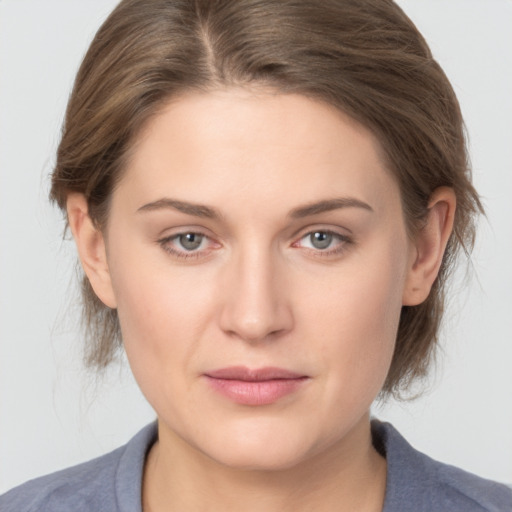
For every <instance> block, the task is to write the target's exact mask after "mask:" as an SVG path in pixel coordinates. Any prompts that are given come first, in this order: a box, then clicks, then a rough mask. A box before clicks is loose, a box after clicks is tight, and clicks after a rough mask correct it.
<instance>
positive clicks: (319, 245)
mask: <svg viewBox="0 0 512 512" xmlns="http://www.w3.org/2000/svg"><path fill="white" fill-rule="evenodd" d="M309 238H310V240H311V245H312V246H313V247H315V248H316V249H327V247H329V246H330V245H331V242H332V235H331V233H326V232H325V231H317V232H315V233H311V235H309Z"/></svg>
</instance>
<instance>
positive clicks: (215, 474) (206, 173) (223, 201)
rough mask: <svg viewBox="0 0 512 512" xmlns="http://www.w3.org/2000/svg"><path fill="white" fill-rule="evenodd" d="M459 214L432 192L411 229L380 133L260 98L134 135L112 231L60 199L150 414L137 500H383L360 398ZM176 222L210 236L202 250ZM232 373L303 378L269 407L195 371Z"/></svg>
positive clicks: (157, 506)
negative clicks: (418, 226) (152, 421)
mask: <svg viewBox="0 0 512 512" xmlns="http://www.w3.org/2000/svg"><path fill="white" fill-rule="evenodd" d="M333 199H336V200H339V199H342V200H341V201H337V202H336V203H335V204H333V203H330V204H329V205H328V206H329V207H328V208H327V207H326V203H325V201H331V200H333ZM170 200H171V201H170ZM176 201H178V202H176ZM183 203H186V206H187V208H184V204H183ZM312 204H321V205H323V208H322V207H320V208H316V211H314V210H312V209H311V208H310V209H309V210H307V208H306V207H308V206H311V205H312ZM191 205H192V206H191ZM197 205H202V206H201V207H197ZM204 206H206V207H207V209H205V208H204ZM454 209H455V198H454V194H453V192H452V191H451V190H450V189H446V188H443V189H438V190H437V191H436V192H435V193H434V195H433V196H432V200H431V203H430V213H429V216H428V219H427V223H426V226H425V227H424V228H423V229H422V230H421V231H420V233H419V234H418V236H417V237H416V238H415V239H414V240H411V239H410V238H409V237H408V235H407V232H406V229H405V223H404V219H403V214H402V208H401V201H400V192H399V189H398V186H397V184H396V182H395V180H394V178H393V176H392V174H391V173H390V172H389V170H387V169H386V168H385V166H384V163H383V158H382V156H381V149H380V147H379V145H378V143H377V142H376V140H375V138H374V137H373V136H372V135H371V133H370V132H368V131H367V130H366V129H365V128H363V127H362V126H360V125H359V124H357V123H356V122H355V121H353V120H352V119H350V118H348V117H346V116H345V115H343V114H342V113H340V112H339V111H337V110H335V109H334V108H332V107H330V106H328V105H325V104H323V103H320V102H317V101H313V100H311V99H308V98H305V97H303V96H299V95H283V94H276V93H272V92H270V91H265V90H263V89H261V90H255V89H252V90H245V89H229V90H219V91H214V92H210V93H202V94H199V93H194V94H193V93H190V94H187V95H184V96H181V97H180V98H178V99H175V100H174V101H173V102H170V103H169V104H168V106H167V108H166V109H164V110H163V111H162V112H161V113H160V114H159V115H158V116H157V117H155V118H153V120H152V121H151V122H150V124H149V125H148V126H147V127H146V128H145V130H144V131H143V133H142V135H141V136H140V137H139V139H138V141H137V143H136V145H135V146H134V148H133V154H132V157H131V160H130V162H129V164H128V167H127V169H126V172H125V175H124V176H123V178H122V179H121V181H120V183H119V186H118V187H117V188H116V190H115V191H114V193H113V197H112V203H111V210H110V214H109V220H108V225H107V227H106V229H105V232H104V233H102V232H101V231H98V230H96V229H95V227H94V224H93V223H92V222H91V219H90V218H89V217H88V214H87V203H86V201H85V199H84V197H83V196H81V195H80V194H72V195H70V196H69V199H68V216H69V220H70V226H71V229H72V231H73V234H74V236H75V239H76V241H77V245H78V249H79V253H80V257H81V260H82V264H83V266H84V269H85V271H86V273H87V275H88V277H89V279H90V281H91V284H92V286H93V288H94V290H95V291H96V293H97V294H98V296H99V297H100V298H101V300H103V302H104V303H105V304H106V305H108V306H109V307H112V308H117V310H118V314H119V319H120V322H121V328H122V333H123V339H124V344H125V349H126V353H127V356H128V359H129V361H130V365H131V367H132V370H133V373H134V375H135V378H136V379H137V381H138V383H139V385H140V388H141V390H142V391H143V393H144V394H145V396H146V397H147V399H148V401H149V402H150V403H151V404H152V406H153V407H154V409H155V411H156V413H157V415H158V427H159V441H158V442H157V443H156V444H155V445H154V446H153V448H152V450H151V452H150V454H149V456H148V459H147V462H146V468H145V475H144V485H143V503H144V509H145V510H155V511H158V510H174V509H177V510H181V511H187V510H238V511H239V510H244V511H245V510H247V511H249V510H265V511H273V510H276V511H277V510H279V511H286V510H294V511H298V510H299V511H300V510H319V511H323V510H326V511H327V510H337V511H343V510H351V511H354V510H366V511H379V510H382V505H383V500H384V492H385V480H386V474H385V471H386V466H385V460H384V459H383V458H382V457H381V456H380V455H379V454H378V453H377V452H376V451H375V450H374V449H373V447H372V444H371V436H370V423H369V409H370V405H371V403H372V402H373V400H374V399H375V397H376V395H377V394H378V392H379V390H380V389H381V387H382V385H383V382H384V380H385V378H386V374H387V371H388V369H389V365H390V362H391V358H392V354H393V348H394V343H395V338H396V331H397V326H398V321H399V316H400V310H401V307H402V305H403V304H409V305H411V304H418V303H420V302H422V301H423V300H424V299H425V298H426V297H427V295H428V292H429V290H430V287H431V285H432V282H433V281H434V279H435V277H436V275H437V271H438V269H439V265H440V263H441V258H442V254H443V251H444V248H445V245H446V241H447V239H448V236H449V234H450V231H451V227H452V222H453V213H454ZM184 210H186V211H184ZM319 210H324V211H319ZM211 213H215V215H214V216H210V215H205V214H211ZM315 232H316V233H321V235H320V238H323V239H325V238H326V236H327V246H326V247H325V248H324V247H321V248H319V247H318V243H317V242H316V241H315V240H316V239H315V238H314V237H312V233H315ZM187 233H195V234H196V235H195V236H196V237H197V236H198V235H202V238H196V239H195V240H196V241H197V240H200V244H199V246H198V248H197V249H193V250H190V249H189V250H187V248H186V247H184V246H183V241H185V242H186V241H187V240H186V239H185V238H183V236H182V238H180V235H185V234H187ZM193 238H194V237H192V239H193ZM189 242H190V237H189ZM187 247H190V246H187ZM240 365H243V366H246V367H248V368H251V369H253V368H261V367H267V366H272V367H280V368H284V369H287V370H291V371H293V372H296V373H298V374H300V375H304V376H305V377H307V378H306V379H304V381H303V383H302V384H301V385H300V386H299V388H298V389H297V390H295V391H294V392H292V393H290V394H288V395H286V396H284V397H282V398H280V399H278V400H276V401H275V402H273V403H271V404H266V405H259V406H254V405H244V404H238V403H235V402H233V401H232V400H230V399H229V398H226V397H225V396H224V395H222V394H219V393H218V392H216V391H215V390H214V389H212V387H211V386H210V385H209V382H208V379H207V378H205V374H207V373H209V372H211V371H213V370H216V369H219V368H225V367H230V366H240ZM255 497H257V499H255Z"/></svg>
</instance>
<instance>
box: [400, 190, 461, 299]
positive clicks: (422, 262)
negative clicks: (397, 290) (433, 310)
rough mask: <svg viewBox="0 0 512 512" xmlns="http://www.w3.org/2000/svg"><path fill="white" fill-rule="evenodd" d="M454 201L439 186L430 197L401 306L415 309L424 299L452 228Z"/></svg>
mask: <svg viewBox="0 0 512 512" xmlns="http://www.w3.org/2000/svg"><path fill="white" fill-rule="evenodd" d="M456 202H457V201H456V197H455V192H454V191H453V189H452V188H450V187H439V188H437V189H436V190H435V191H434V193H433V194H432V196H431V199H430V201H429V206H428V214H427V219H426V223H425V225H424V226H423V227H422V228H421V229H420V230H419V231H418V233H417V234H416V238H415V240H414V242H413V251H412V253H411V259H410V263H409V268H408V275H407V279H406V283H405V287H404V293H403V299H402V304H403V305H404V306H416V305H418V304H421V303H422V302H423V301H425V300H426V298H427V297H428V295H429V293H430V290H431V288H432V285H433V283H434V281H435V279H436V277H437V274H438V273H439V269H440V267H441V263H442V261H443V255H444V251H445V249H446V244H447V243H448V240H449V238H450V235H451V232H452V229H453V221H454V216H455V208H456Z"/></svg>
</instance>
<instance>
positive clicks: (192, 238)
mask: <svg viewBox="0 0 512 512" xmlns="http://www.w3.org/2000/svg"><path fill="white" fill-rule="evenodd" d="M179 240H180V244H181V246H182V247H183V248H184V249H187V250H188V251H193V250H194V249H197V248H198V247H199V246H200V245H201V242H202V241H203V236H202V235H198V234H197V233H187V234H186V235H180V238H179Z"/></svg>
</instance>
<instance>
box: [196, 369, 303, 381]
mask: <svg viewBox="0 0 512 512" xmlns="http://www.w3.org/2000/svg"><path fill="white" fill-rule="evenodd" d="M205 375H207V376H208V377H212V378H214V379H225V380H242V381H246V382H261V381H266V380H277V379H300V378H305V377H307V375H304V374H300V373H296V372H292V371H290V370H285V369H283V368H277V367H274V366H267V367H264V368H254V369H251V368H247V367H246V366H230V367H228V368H219V369H218V370H213V371H209V372H207V373H206V374H205Z"/></svg>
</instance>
